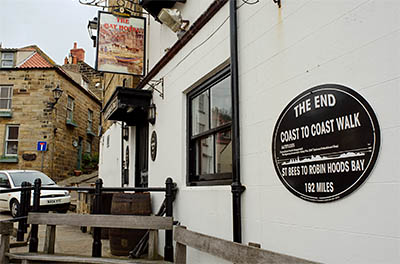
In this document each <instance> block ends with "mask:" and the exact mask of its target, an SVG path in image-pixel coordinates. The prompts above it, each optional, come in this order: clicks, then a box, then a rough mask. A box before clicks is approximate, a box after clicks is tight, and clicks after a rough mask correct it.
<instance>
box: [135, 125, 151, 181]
mask: <svg viewBox="0 0 400 264" xmlns="http://www.w3.org/2000/svg"><path fill="white" fill-rule="evenodd" d="M135 145H136V155H135V187H148V185H149V175H148V160H149V158H148V156H149V124H148V123H147V122H144V123H143V124H140V125H137V126H136V144H135Z"/></svg>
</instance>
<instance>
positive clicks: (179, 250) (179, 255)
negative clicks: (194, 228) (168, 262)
mask: <svg viewBox="0 0 400 264" xmlns="http://www.w3.org/2000/svg"><path fill="white" fill-rule="evenodd" d="M180 228H183V229H186V226H180ZM175 263H176V264H186V245H185V244H181V243H179V242H176V248H175Z"/></svg>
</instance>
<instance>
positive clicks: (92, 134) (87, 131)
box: [86, 130, 96, 137]
mask: <svg viewBox="0 0 400 264" xmlns="http://www.w3.org/2000/svg"><path fill="white" fill-rule="evenodd" d="M86 134H88V135H89V136H92V137H95V136H96V134H95V133H93V132H92V130H86Z"/></svg>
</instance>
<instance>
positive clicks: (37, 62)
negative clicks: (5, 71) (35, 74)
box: [18, 52, 53, 68]
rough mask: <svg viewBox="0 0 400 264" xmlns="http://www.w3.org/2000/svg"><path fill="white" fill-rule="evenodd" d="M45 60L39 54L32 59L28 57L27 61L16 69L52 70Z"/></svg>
mask: <svg viewBox="0 0 400 264" xmlns="http://www.w3.org/2000/svg"><path fill="white" fill-rule="evenodd" d="M52 67H53V65H51V64H50V63H49V62H47V60H45V59H44V58H43V57H42V56H40V54H39V53H37V52H36V53H35V54H34V55H33V56H32V57H30V58H29V59H28V60H27V61H25V62H24V63H23V64H22V65H20V66H19V67H18V68H52Z"/></svg>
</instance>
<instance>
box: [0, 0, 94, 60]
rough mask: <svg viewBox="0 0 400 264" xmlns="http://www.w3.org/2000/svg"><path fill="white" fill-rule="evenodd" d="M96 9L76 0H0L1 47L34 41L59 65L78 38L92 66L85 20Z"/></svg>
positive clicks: (18, 46)
mask: <svg viewBox="0 0 400 264" xmlns="http://www.w3.org/2000/svg"><path fill="white" fill-rule="evenodd" d="M98 10H100V9H99V8H97V7H91V6H86V5H81V4H79V1H78V0H0V42H1V43H2V46H3V48H21V47H24V46H28V45H37V46H38V47H39V48H40V49H41V50H43V51H44V52H45V53H46V54H47V55H48V56H49V57H50V58H52V59H53V60H54V61H55V62H56V63H57V64H59V65H62V64H63V63H64V58H65V57H66V56H67V55H68V54H69V51H70V49H71V48H73V43H74V42H77V43H78V48H83V49H84V50H85V62H86V63H88V64H89V65H91V66H93V67H94V61H95V58H94V56H95V48H94V47H93V42H92V40H91V39H90V38H89V34H88V31H87V24H88V21H89V20H91V19H93V17H95V16H97V11H98Z"/></svg>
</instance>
